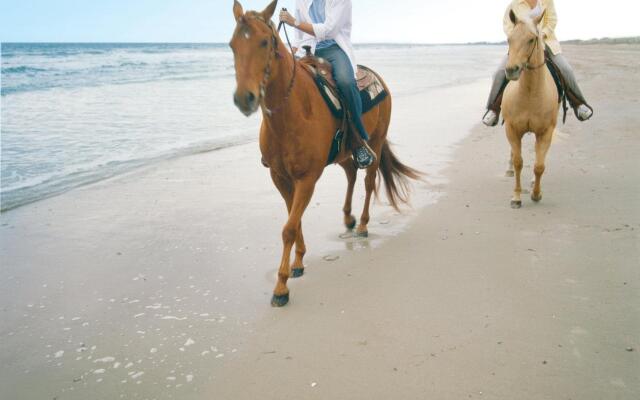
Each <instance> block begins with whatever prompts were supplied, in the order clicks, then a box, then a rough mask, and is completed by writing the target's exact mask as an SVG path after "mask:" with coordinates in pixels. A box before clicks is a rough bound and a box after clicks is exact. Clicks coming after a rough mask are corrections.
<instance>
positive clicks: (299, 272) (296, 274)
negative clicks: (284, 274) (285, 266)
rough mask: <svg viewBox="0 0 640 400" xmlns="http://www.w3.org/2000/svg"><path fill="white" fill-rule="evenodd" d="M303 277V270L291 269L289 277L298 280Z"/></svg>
mask: <svg viewBox="0 0 640 400" xmlns="http://www.w3.org/2000/svg"><path fill="white" fill-rule="evenodd" d="M302 275H304V268H291V277H292V278H300V277H301V276H302Z"/></svg>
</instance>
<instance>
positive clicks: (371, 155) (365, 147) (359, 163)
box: [353, 141, 377, 169]
mask: <svg viewBox="0 0 640 400" xmlns="http://www.w3.org/2000/svg"><path fill="white" fill-rule="evenodd" d="M359 151H364V152H366V159H365V158H361V157H359V155H362V154H358V152H359ZM376 159H377V158H376V153H375V152H374V151H373V150H372V149H371V147H369V144H367V142H365V141H363V142H362V145H361V146H359V147H358V148H356V149H355V150H354V151H353V161H354V163H355V164H356V167H357V168H358V169H366V168H368V167H370V166H371V165H372V164H373V163H374V162H375V161H376Z"/></svg>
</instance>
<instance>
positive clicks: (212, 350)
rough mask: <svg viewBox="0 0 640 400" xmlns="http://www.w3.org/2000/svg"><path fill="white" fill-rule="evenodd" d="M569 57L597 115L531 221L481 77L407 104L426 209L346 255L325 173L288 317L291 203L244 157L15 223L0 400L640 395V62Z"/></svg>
mask: <svg viewBox="0 0 640 400" xmlns="http://www.w3.org/2000/svg"><path fill="white" fill-rule="evenodd" d="M566 51H567V53H568V56H569V59H570V60H572V61H573V60H580V61H579V62H577V61H573V63H574V65H575V67H576V69H577V72H578V76H579V79H580V81H581V83H582V85H583V87H584V91H585V93H586V94H587V96H589V97H590V98H591V99H592V103H593V104H592V105H593V106H594V108H595V109H596V112H597V114H596V116H595V118H594V119H593V120H592V121H590V122H589V123H585V124H581V123H578V122H577V121H576V120H575V118H574V117H573V116H570V117H569V120H568V123H567V124H566V125H564V126H559V132H557V135H556V138H555V141H554V144H553V145H552V148H551V150H550V155H549V157H548V162H547V171H546V173H545V177H544V178H543V193H544V198H543V200H542V202H541V203H540V204H533V203H532V202H531V201H529V200H528V198H527V197H524V198H525V199H527V200H525V201H524V205H523V208H522V209H521V210H512V209H510V208H509V199H510V195H511V190H512V185H513V182H512V179H510V178H505V177H504V169H505V166H506V157H507V155H508V145H507V143H506V139H505V138H504V133H503V132H502V129H501V128H494V129H488V128H484V127H480V126H478V125H477V124H476V122H477V120H478V116H480V115H482V105H483V104H484V97H485V95H486V91H487V90H488V81H481V82H477V83H474V84H469V85H463V86H456V87H452V88H442V89H438V90H435V91H429V92H426V93H421V94H416V95H415V96H405V97H401V98H398V99H396V100H395V102H394V122H393V125H392V132H391V134H390V137H391V140H392V141H394V142H396V143H398V145H397V146H396V147H395V150H396V151H397V153H398V155H399V156H400V158H401V159H402V160H403V161H405V162H406V163H407V164H409V165H412V166H415V167H418V168H420V169H422V170H424V171H426V172H428V173H429V176H428V177H427V180H426V182H424V183H417V184H416V185H415V191H414V197H413V198H414V208H413V209H408V210H407V211H406V212H405V213H404V214H403V215H398V214H397V213H395V212H393V211H392V210H391V209H390V208H389V207H387V206H386V205H385V204H384V201H382V202H381V203H379V204H377V205H376V206H375V207H374V209H373V211H372V221H371V224H370V232H371V237H370V238H369V239H367V240H362V239H357V240H356V239H353V238H346V239H345V238H341V237H340V235H341V234H342V233H343V228H342V227H341V212H340V209H341V207H342V197H343V194H344V185H345V183H344V178H343V176H342V175H343V174H342V171H341V170H340V169H339V168H337V167H333V168H329V169H328V170H327V172H326V174H325V176H324V177H323V180H322V181H321V183H320V185H319V187H318V190H317V192H316V194H315V197H314V199H313V201H312V204H311V206H310V209H309V211H308V213H307V214H306V216H305V219H304V222H303V224H304V227H305V237H306V240H307V247H308V250H309V253H308V256H307V258H306V264H307V269H306V274H305V276H304V277H303V278H301V279H299V280H296V281H292V282H291V285H290V288H291V296H292V297H291V303H290V304H289V305H288V306H287V307H285V308H283V309H272V308H271V307H269V299H270V295H271V290H272V288H273V284H274V279H275V268H276V266H277V263H278V257H279V253H280V228H281V226H282V224H283V222H284V218H285V208H284V205H283V204H282V201H281V200H280V199H279V196H278V195H277V193H276V191H275V189H273V187H272V185H271V183H270V181H269V178H268V172H267V170H265V169H263V168H261V167H260V166H259V154H258V150H257V146H256V144H255V143H251V144H247V145H243V146H239V147H236V148H232V149H226V150H222V151H217V152H214V153H203V154H198V155H194V156H190V157H184V158H180V159H176V160H173V161H169V162H165V163H162V164H158V165H155V166H152V167H148V168H145V169H142V170H138V171H136V172H133V173H130V174H127V175H125V176H121V177H117V178H114V179H110V180H108V181H103V182H101V183H98V184H95V185H91V186H88V187H85V188H81V189H78V190H74V191H72V192H69V193H66V194H63V195H61V196H58V197H55V198H51V199H47V200H44V201H41V202H38V203H34V204H32V205H28V206H25V207H22V208H19V209H16V210H12V211H10V212H8V213H5V214H3V215H2V223H1V224H0V225H1V226H0V235H1V236H2V243H1V248H0V255H1V258H2V260H3V262H2V264H3V267H2V269H1V272H0V273H1V275H0V303H1V304H2V311H3V324H2V325H0V337H1V339H2V340H1V341H0V358H1V362H0V397H1V398H3V399H4V398H7V399H14V398H16V399H18V398H20V399H22V398H57V399H86V398H92V399H113V398H120V397H122V398H133V399H138V398H139V399H145V398H150V399H151V398H158V399H163V398H180V399H190V398H193V399H199V398H216V399H217V398H220V399H226V398H234V399H254V398H267V399H281V398H295V399H315V398H318V399H325V398H349V399H372V398H373V399H377V398H402V399H409V398H451V399H459V398H495V399H506V398H519V399H541V398H542V399H547V398H548V399H558V398H561V399H602V398H612V399H613V398H615V399H632V398H636V397H637V394H638V393H639V392H640V379H639V378H638V377H639V376H640V358H639V353H638V351H640V343H639V336H638V332H640V290H639V289H640V279H639V278H640V272H639V270H638V265H639V264H640V251H639V250H640V248H639V244H640V241H639V240H638V239H639V236H638V230H640V210H639V209H638V206H637V204H640V186H639V185H638V183H640V182H639V181H640V179H639V175H638V168H637V167H638V166H640V165H639V164H638V158H637V156H638V154H640V141H639V140H638V128H637V127H638V126H640V117H638V115H637V114H636V113H635V109H636V108H637V107H638V101H639V99H638V95H637V93H638V89H639V87H638V85H639V83H638V82H640V80H639V78H640V70H639V69H638V68H637V65H634V62H635V60H637V59H638V56H639V55H640V47H639V46H567V48H566ZM636 64H637V63H636ZM613 78H615V79H613ZM425 106H428V107H425ZM470 129H472V130H471V133H470V134H469V130H470ZM442 135H446V136H447V139H448V140H446V141H444V140H442V141H441V140H439V139H438V138H439V137H442ZM452 137H453V138H455V140H458V139H459V140H462V141H461V142H460V143H459V145H458V146H456V149H455V151H454V153H453V157H452V156H451V146H450V144H449V143H451V142H452V140H451V138H452ZM528 142H529V147H528V148H529V150H528V153H527V154H528V155H527V156H525V166H526V167H525V168H526V171H527V173H526V174H525V180H528V179H529V177H530V175H531V172H530V171H531V169H532V166H531V161H532V156H531V152H532V150H531V147H532V146H531V142H532V140H531V138H529V140H528ZM449 161H450V162H449ZM443 166H446V168H443ZM362 185H363V184H362V183H360V185H359V191H358V192H357V194H356V196H357V197H356V198H357V199H358V200H359V201H357V202H356V207H355V210H356V211H358V210H359V209H358V207H359V205H360V204H361V199H362V190H361V189H362V188H361V186H362ZM356 215H357V214H356ZM327 255H328V256H330V257H328V258H327V259H329V260H332V259H334V258H336V257H338V258H337V259H336V260H334V261H327V259H324V257H325V256H327Z"/></svg>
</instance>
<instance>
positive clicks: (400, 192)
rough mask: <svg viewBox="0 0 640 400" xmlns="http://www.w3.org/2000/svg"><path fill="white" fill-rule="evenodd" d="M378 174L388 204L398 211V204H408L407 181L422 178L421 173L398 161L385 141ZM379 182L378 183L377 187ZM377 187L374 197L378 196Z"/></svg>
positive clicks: (408, 188) (408, 189)
mask: <svg viewBox="0 0 640 400" xmlns="http://www.w3.org/2000/svg"><path fill="white" fill-rule="evenodd" d="M378 173H379V174H380V175H382V179H383V180H384V186H385V189H386V191H387V198H388V199H389V203H391V205H392V206H393V208H395V209H396V210H398V204H399V203H400V202H402V203H405V204H406V203H408V202H409V191H410V187H409V179H415V180H418V179H420V178H421V177H422V175H423V173H422V172H420V171H418V170H416V169H413V168H411V167H408V166H406V165H404V164H403V163H401V162H400V160H398V157H396V155H395V154H393V152H392V151H391V147H389V142H388V141H387V140H385V142H384V144H383V145H382V151H381V152H380V166H379V167H378ZM379 185H380V181H378V186H379ZM378 189H379V188H378V187H376V195H377V194H378Z"/></svg>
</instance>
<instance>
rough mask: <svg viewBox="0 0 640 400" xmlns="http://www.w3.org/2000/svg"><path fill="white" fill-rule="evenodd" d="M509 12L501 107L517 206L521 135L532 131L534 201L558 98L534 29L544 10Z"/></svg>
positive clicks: (537, 198) (539, 195) (538, 33)
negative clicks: (524, 14)
mask: <svg viewBox="0 0 640 400" xmlns="http://www.w3.org/2000/svg"><path fill="white" fill-rule="evenodd" d="M509 16H510V18H511V21H512V22H513V23H514V24H515V28H514V29H513V32H512V33H511V35H510V36H509V61H508V62H507V67H506V69H505V72H506V75H507V79H509V80H510V81H511V82H510V83H509V84H508V85H507V87H506V89H505V91H504V96H503V99H502V110H503V115H504V121H505V129H506V133H507V139H508V140H509V143H510V144H511V161H512V163H513V164H512V165H513V167H514V168H515V179H516V185H515V190H514V194H513V198H512V199H511V207H512V208H520V207H521V206H522V200H521V199H520V194H521V192H522V187H521V185H520V174H521V172H522V165H523V160H522V137H523V136H524V134H525V133H527V132H533V133H534V134H535V135H536V161H535V165H534V168H533V172H534V174H535V181H534V185H533V190H532V192H531V199H532V200H533V201H535V202H538V201H540V200H541V199H542V191H541V189H540V180H541V178H542V174H543V172H544V169H545V164H544V162H545V158H546V156H547V151H548V150H549V147H550V146H551V139H552V137H553V132H554V131H555V129H556V123H557V120H558V110H559V102H558V91H557V89H556V85H555V83H554V80H553V77H552V76H551V73H550V72H549V70H548V68H546V64H545V56H544V40H543V37H542V32H541V31H540V30H539V29H538V25H539V23H540V21H542V18H544V13H543V14H542V15H541V16H539V17H538V18H536V19H535V20H530V19H527V20H518V18H517V17H516V15H515V14H514V12H513V11H511V12H510V14H509Z"/></svg>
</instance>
